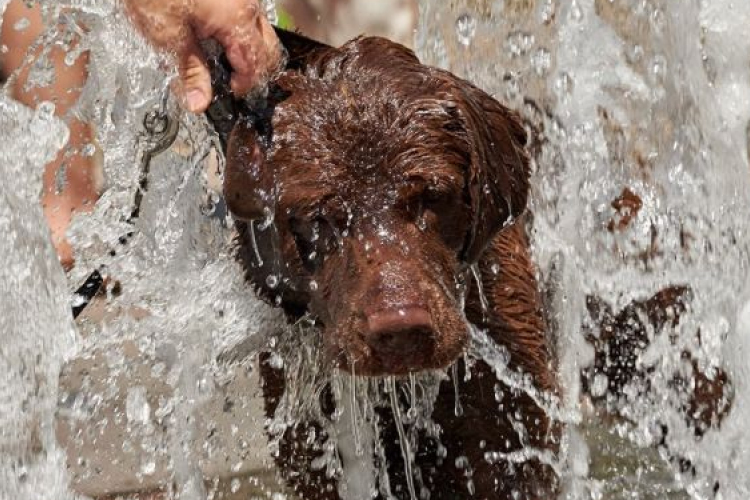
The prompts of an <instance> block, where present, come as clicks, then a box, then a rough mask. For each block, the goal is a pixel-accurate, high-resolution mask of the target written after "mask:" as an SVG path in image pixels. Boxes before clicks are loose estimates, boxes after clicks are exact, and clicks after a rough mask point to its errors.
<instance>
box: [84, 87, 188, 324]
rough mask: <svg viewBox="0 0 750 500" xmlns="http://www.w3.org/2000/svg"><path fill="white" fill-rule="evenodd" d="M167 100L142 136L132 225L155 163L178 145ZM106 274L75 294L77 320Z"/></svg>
mask: <svg viewBox="0 0 750 500" xmlns="http://www.w3.org/2000/svg"><path fill="white" fill-rule="evenodd" d="M167 99H168V95H165V98H164V100H163V101H162V105H161V107H160V108H159V109H156V110H153V111H149V112H148V113H146V116H144V118H143V128H144V130H145V133H144V134H143V135H142V136H141V140H144V141H146V147H144V148H143V155H142V158H141V168H140V173H139V176H138V187H137V189H136V192H135V199H134V200H133V208H132V210H131V211H130V216H129V217H128V220H127V222H128V224H131V225H132V224H134V223H135V221H136V220H137V219H138V217H139V216H140V213H141V204H142V203H143V197H144V195H145V194H146V192H147V191H148V179H149V174H150V172H151V162H152V160H153V159H154V158H155V157H156V156H158V155H160V154H161V153H163V152H165V151H166V150H168V149H169V148H170V147H171V146H172V144H174V141H175V139H176V138H177V134H178V132H179V130H180V127H179V123H178V121H177V120H175V119H174V118H173V117H171V116H169V113H168V112H167V109H168V108H167ZM133 234H134V232H133V231H129V232H128V233H127V234H125V235H123V236H120V238H119V240H118V241H119V243H120V245H127V243H128V241H129V240H130V238H131V237H132V236H133ZM115 253H116V252H115V250H110V254H111V255H115ZM103 271H104V266H100V267H99V269H96V270H94V271H93V272H92V273H91V274H89V276H88V278H86V281H84V282H83V284H82V285H81V286H80V287H78V289H77V290H76V291H75V293H74V295H73V302H72V304H73V306H72V308H73V319H76V318H78V316H80V315H81V313H82V312H83V311H84V309H86V306H88V305H89V304H90V303H91V301H92V300H93V299H94V297H96V296H97V295H98V294H99V293H100V292H101V290H102V287H103V286H104V285H105V284H106V283H107V282H108V280H107V279H106V278H105V277H104V276H103Z"/></svg>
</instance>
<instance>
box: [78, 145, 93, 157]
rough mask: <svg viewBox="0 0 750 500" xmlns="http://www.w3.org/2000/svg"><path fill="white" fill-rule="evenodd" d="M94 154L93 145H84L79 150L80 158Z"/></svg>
mask: <svg viewBox="0 0 750 500" xmlns="http://www.w3.org/2000/svg"><path fill="white" fill-rule="evenodd" d="M95 154H96V145H94V144H91V143H89V144H86V145H85V146H83V147H82V148H81V156H86V157H91V156H94V155H95Z"/></svg>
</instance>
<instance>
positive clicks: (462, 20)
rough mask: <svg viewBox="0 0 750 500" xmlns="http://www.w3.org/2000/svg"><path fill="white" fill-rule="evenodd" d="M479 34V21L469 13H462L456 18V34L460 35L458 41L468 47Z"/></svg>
mask: <svg viewBox="0 0 750 500" xmlns="http://www.w3.org/2000/svg"><path fill="white" fill-rule="evenodd" d="M476 34H477V21H476V19H474V18H473V17H472V16H470V15H469V14H461V15H460V16H458V19H456V36H458V42H459V43H460V44H461V45H463V46H465V47H468V46H469V45H471V41H472V40H473V39H474V36H475V35H476Z"/></svg>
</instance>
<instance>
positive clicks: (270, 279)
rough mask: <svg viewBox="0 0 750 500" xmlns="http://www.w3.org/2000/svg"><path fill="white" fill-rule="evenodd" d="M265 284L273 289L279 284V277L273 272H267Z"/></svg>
mask: <svg viewBox="0 0 750 500" xmlns="http://www.w3.org/2000/svg"><path fill="white" fill-rule="evenodd" d="M266 285H267V286H268V288H270V289H271V290H273V289H274V288H276V287H277V286H279V277H278V276H276V275H275V274H269V275H268V276H267V277H266Z"/></svg>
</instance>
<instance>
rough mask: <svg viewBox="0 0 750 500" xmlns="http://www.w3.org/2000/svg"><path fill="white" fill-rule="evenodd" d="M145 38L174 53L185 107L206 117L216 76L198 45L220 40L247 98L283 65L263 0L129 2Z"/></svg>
mask: <svg viewBox="0 0 750 500" xmlns="http://www.w3.org/2000/svg"><path fill="white" fill-rule="evenodd" d="M125 5H126V7H127V11H128V13H129V14H130V17H131V18H132V20H133V22H134V23H135V25H136V26H137V27H138V28H139V29H140V30H141V32H142V33H143V35H144V36H145V37H146V38H147V39H149V40H150V41H151V42H152V43H153V44H154V45H155V46H156V47H157V48H159V49H162V50H167V51H170V52H174V53H175V55H176V56H177V61H178V65H179V71H180V80H181V84H182V85H181V86H182V89H180V93H181V94H182V96H183V97H184V105H185V107H187V109H189V110H190V111H193V112H195V113H201V112H203V111H205V110H206V109H207V108H208V105H209V104H210V103H211V98H212V91H211V75H210V73H209V70H208V66H207V65H206V58H205V55H204V54H203V51H202V50H201V48H200V45H199V41H200V40H205V39H209V38H213V39H216V40H217V41H218V42H219V43H221V44H222V45H223V46H224V49H225V51H226V53H227V57H228V58H229V62H230V63H231V65H232V68H233V69H234V73H233V75H232V81H231V85H232V90H233V91H234V92H235V93H236V94H238V95H241V94H244V93H247V92H248V91H249V90H251V89H252V88H253V87H255V86H256V85H258V83H260V82H262V81H263V80H264V79H265V78H266V77H267V76H268V75H269V74H270V73H272V72H273V71H274V70H275V69H276V67H277V66H278V64H279V61H280V49H279V42H278V39H277V38H276V34H275V33H274V30H273V27H272V26H271V24H270V23H269V22H268V20H267V19H266V17H265V15H264V14H263V12H262V9H261V8H260V4H259V2H258V0H222V1H221V2H218V1H216V0H167V1H165V0H125Z"/></svg>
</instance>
